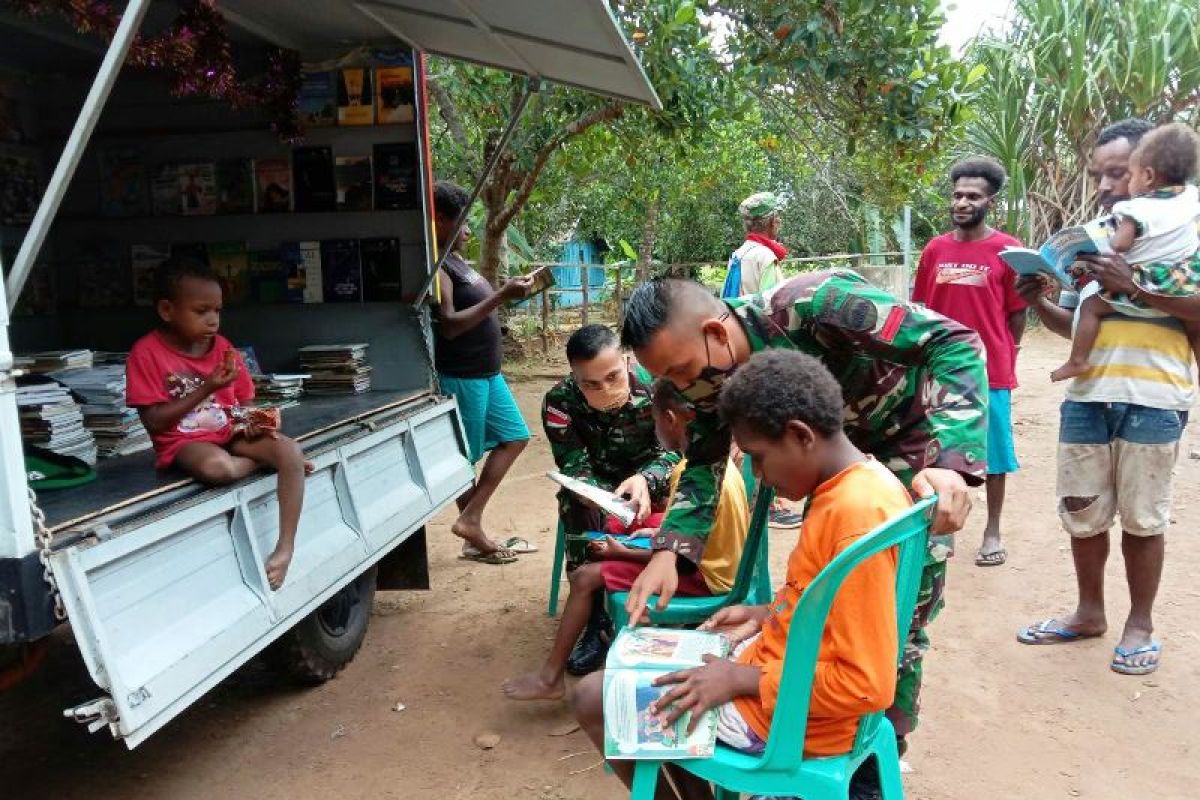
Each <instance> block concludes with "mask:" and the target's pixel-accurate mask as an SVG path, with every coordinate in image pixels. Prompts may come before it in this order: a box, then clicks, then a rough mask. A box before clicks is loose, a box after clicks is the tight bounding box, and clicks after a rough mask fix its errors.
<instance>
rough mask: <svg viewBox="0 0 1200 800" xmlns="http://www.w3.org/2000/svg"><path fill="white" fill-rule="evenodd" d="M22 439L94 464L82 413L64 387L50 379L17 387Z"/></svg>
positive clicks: (90, 438) (91, 440)
mask: <svg viewBox="0 0 1200 800" xmlns="http://www.w3.org/2000/svg"><path fill="white" fill-rule="evenodd" d="M17 410H18V417H19V418H20V421H21V439H22V441H24V442H25V443H26V444H31V445H35V446H37V447H41V448H43V449H46V450H50V451H52V452H55V453H58V454H59V455H64V456H74V457H75V458H78V459H80V460H81V461H83V462H85V463H87V464H95V463H96V440H95V438H93V436H92V432H91V431H89V430H88V429H87V428H86V427H84V424H83V412H82V410H81V409H80V407H79V404H78V403H76V402H75V399H74V398H73V397H72V396H71V393H70V392H69V391H68V390H67V389H66V387H64V386H62V385H60V384H57V383H53V382H49V381H47V382H39V383H27V384H25V385H20V386H18V387H17Z"/></svg>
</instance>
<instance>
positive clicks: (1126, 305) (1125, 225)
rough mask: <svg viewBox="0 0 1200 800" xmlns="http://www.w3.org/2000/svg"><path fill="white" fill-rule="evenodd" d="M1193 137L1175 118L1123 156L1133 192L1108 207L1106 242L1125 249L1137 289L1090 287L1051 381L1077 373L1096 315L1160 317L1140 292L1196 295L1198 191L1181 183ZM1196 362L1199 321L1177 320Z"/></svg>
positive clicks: (1195, 152) (1195, 157)
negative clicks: (1067, 353)
mask: <svg viewBox="0 0 1200 800" xmlns="http://www.w3.org/2000/svg"><path fill="white" fill-rule="evenodd" d="M1198 162H1200V136H1197V134H1196V132H1195V131H1193V130H1192V129H1191V128H1189V127H1188V126H1187V125H1184V124H1182V123H1171V124H1168V125H1163V126H1161V127H1158V128H1155V129H1154V130H1153V131H1151V132H1150V133H1148V134H1146V136H1145V137H1143V139H1142V140H1141V142H1140V143H1139V144H1138V146H1137V147H1136V148H1135V149H1134V151H1133V153H1131V154H1130V156H1129V189H1130V192H1131V193H1132V194H1133V197H1131V198H1130V199H1129V200H1124V201H1122V202H1119V203H1117V204H1116V205H1114V206H1113V209H1112V217H1111V218H1110V225H1111V226H1112V228H1113V231H1114V232H1113V234H1112V237H1111V238H1110V240H1109V246H1110V247H1111V248H1112V250H1113V251H1114V252H1116V253H1121V254H1123V255H1124V256H1125V260H1126V261H1127V262H1129V264H1130V265H1131V268H1132V271H1133V283H1134V285H1135V286H1136V289H1135V290H1134V291H1133V292H1132V293H1131V294H1128V295H1126V294H1114V293H1111V292H1097V293H1095V294H1092V295H1090V296H1089V297H1087V298H1086V299H1085V300H1084V301H1083V302H1082V304H1081V305H1080V307H1079V320H1078V322H1077V323H1076V326H1075V333H1074V336H1073V337H1072V338H1071V354H1070V356H1069V357H1068V358H1067V361H1066V363H1065V364H1063V365H1062V366H1061V367H1059V368H1058V369H1056V370H1054V371H1053V372H1051V373H1050V379H1051V380H1053V381H1063V380H1066V379H1068V378H1075V377H1079V376H1080V375H1083V374H1084V373H1085V372H1087V371H1088V369H1090V363H1089V358H1088V357H1089V356H1090V355H1091V352H1092V348H1093V347H1095V345H1096V338H1097V336H1099V334H1100V321H1101V320H1102V319H1103V318H1104V317H1106V316H1109V315H1111V314H1117V313H1120V314H1125V315H1127V316H1135V317H1165V316H1167V315H1166V314H1164V313H1163V312H1161V311H1157V310H1155V309H1153V308H1151V307H1150V306H1148V305H1146V303H1145V302H1144V301H1142V300H1141V295H1142V294H1143V293H1145V294H1155V295H1171V296H1175V297H1188V296H1192V295H1196V294H1200V270H1198V269H1196V268H1195V267H1194V266H1193V262H1192V261H1190V260H1189V259H1190V258H1191V256H1192V255H1194V254H1195V253H1196V251H1197V250H1198V249H1200V234H1198V233H1197V227H1196V226H1197V220H1198V218H1200V192H1198V191H1197V189H1196V187H1195V186H1190V185H1187V183H1188V181H1190V180H1192V179H1194V178H1195V177H1196V174H1197V166H1198ZM1184 329H1185V330H1186V332H1187V335H1188V339H1189V341H1190V342H1191V345H1192V351H1193V353H1195V354H1196V359H1197V363H1200V323H1194V322H1184Z"/></svg>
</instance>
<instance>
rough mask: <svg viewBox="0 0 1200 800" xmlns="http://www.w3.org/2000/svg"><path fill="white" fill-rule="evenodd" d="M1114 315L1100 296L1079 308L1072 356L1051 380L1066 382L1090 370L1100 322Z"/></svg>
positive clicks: (1052, 375) (1091, 298)
mask: <svg viewBox="0 0 1200 800" xmlns="http://www.w3.org/2000/svg"><path fill="white" fill-rule="evenodd" d="M1112 313H1113V308H1112V306H1110V305H1109V304H1108V302H1107V301H1106V300H1105V299H1104V298H1103V297H1101V296H1100V295H1098V294H1094V295H1092V296H1091V297H1089V298H1088V299H1087V300H1084V301H1083V305H1082V306H1080V307H1079V323H1078V324H1077V325H1076V326H1075V333H1074V335H1073V336H1072V337H1071V355H1070V356H1069V357H1068V358H1067V362H1066V363H1065V364H1063V365H1062V366H1061V367H1059V368H1058V369H1056V370H1054V371H1053V372H1051V373H1050V380H1052V381H1065V380H1066V379H1067V378H1074V377H1077V376H1079V375H1082V374H1083V373H1085V372H1087V370H1088V366H1089V364H1088V356H1090V355H1091V354H1092V348H1093V347H1094V346H1095V345H1096V337H1097V336H1099V335H1100V320H1102V319H1104V318H1105V317H1107V316H1108V315H1109V314H1112Z"/></svg>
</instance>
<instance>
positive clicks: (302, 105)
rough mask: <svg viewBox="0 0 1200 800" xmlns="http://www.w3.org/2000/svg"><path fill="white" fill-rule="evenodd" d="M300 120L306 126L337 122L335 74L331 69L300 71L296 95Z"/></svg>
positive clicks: (330, 124)
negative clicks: (298, 87)
mask: <svg viewBox="0 0 1200 800" xmlns="http://www.w3.org/2000/svg"><path fill="white" fill-rule="evenodd" d="M296 106H297V110H298V113H299V116H300V122H301V123H302V124H303V125H304V126H305V127H308V128H326V127H329V126H332V125H336V124H337V75H335V74H334V72H333V71H332V70H321V71H317V72H302V73H301V74H300V93H299V95H298V97H297V103H296Z"/></svg>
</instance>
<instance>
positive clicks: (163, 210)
mask: <svg viewBox="0 0 1200 800" xmlns="http://www.w3.org/2000/svg"><path fill="white" fill-rule="evenodd" d="M150 208H151V211H153V213H154V215H155V216H158V217H171V216H175V215H177V214H180V213H182V204H181V202H180V200H179V165H178V164H159V165H158V167H157V168H156V169H155V170H154V177H153V178H151V179H150Z"/></svg>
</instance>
